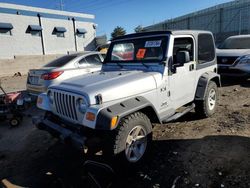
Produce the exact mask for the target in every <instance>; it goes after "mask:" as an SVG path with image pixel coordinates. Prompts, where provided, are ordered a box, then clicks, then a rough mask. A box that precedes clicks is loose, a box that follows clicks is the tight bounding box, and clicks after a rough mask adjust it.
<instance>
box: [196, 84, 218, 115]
mask: <svg viewBox="0 0 250 188" xmlns="http://www.w3.org/2000/svg"><path fill="white" fill-rule="evenodd" d="M217 100H218V88H217V85H216V83H215V82H213V81H210V82H209V84H208V86H207V90H206V93H205V97H204V100H202V101H195V112H196V113H197V114H198V115H200V116H201V117H210V116H212V115H213V114H214V113H215V110H216V107H217Z"/></svg>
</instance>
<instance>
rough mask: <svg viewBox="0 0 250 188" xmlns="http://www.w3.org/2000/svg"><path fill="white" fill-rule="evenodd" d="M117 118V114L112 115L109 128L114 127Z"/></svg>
mask: <svg viewBox="0 0 250 188" xmlns="http://www.w3.org/2000/svg"><path fill="white" fill-rule="evenodd" d="M117 120H118V116H115V117H112V119H111V123H110V127H111V129H114V128H115V126H116V123H117Z"/></svg>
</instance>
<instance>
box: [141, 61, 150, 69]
mask: <svg viewBox="0 0 250 188" xmlns="http://www.w3.org/2000/svg"><path fill="white" fill-rule="evenodd" d="M141 64H142V65H143V66H144V67H146V68H147V69H148V68H149V66H148V65H147V64H145V63H143V62H141Z"/></svg>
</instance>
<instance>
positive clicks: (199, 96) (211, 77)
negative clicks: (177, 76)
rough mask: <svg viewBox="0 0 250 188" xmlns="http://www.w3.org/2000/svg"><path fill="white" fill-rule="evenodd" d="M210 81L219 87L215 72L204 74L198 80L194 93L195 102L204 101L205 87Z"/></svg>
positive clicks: (219, 82) (218, 77) (218, 79)
mask: <svg viewBox="0 0 250 188" xmlns="http://www.w3.org/2000/svg"><path fill="white" fill-rule="evenodd" d="M210 81H214V82H215V83H216V85H217V86H218V87H221V81H220V75H219V74H217V73H215V72H206V73H204V74H202V75H201V76H200V78H199V81H198V84H197V88H196V92H195V100H204V97H205V93H206V90H207V86H208V83H209V82H210Z"/></svg>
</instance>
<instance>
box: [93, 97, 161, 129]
mask: <svg viewBox="0 0 250 188" xmlns="http://www.w3.org/2000/svg"><path fill="white" fill-rule="evenodd" d="M147 107H150V108H152V109H153V110H154V113H155V114H156V116H157V117H156V118H157V121H159V122H160V119H159V116H158V114H157V113H156V110H155V109H154V107H153V105H152V104H151V103H150V102H149V101H148V100H147V99H145V98H144V97H141V96H139V97H134V98H130V99H127V100H125V101H121V102H119V103H116V104H113V105H111V106H109V107H106V108H104V109H102V110H101V111H99V113H98V115H97V121H96V129H100V130H110V129H111V127H110V123H111V119H112V117H115V116H117V117H118V121H117V123H116V126H115V127H113V129H115V128H116V127H117V125H118V124H119V122H120V120H121V119H122V118H123V117H125V116H127V115H129V114H131V113H133V112H136V111H140V110H142V109H145V108H147ZM152 115H153V114H152Z"/></svg>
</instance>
